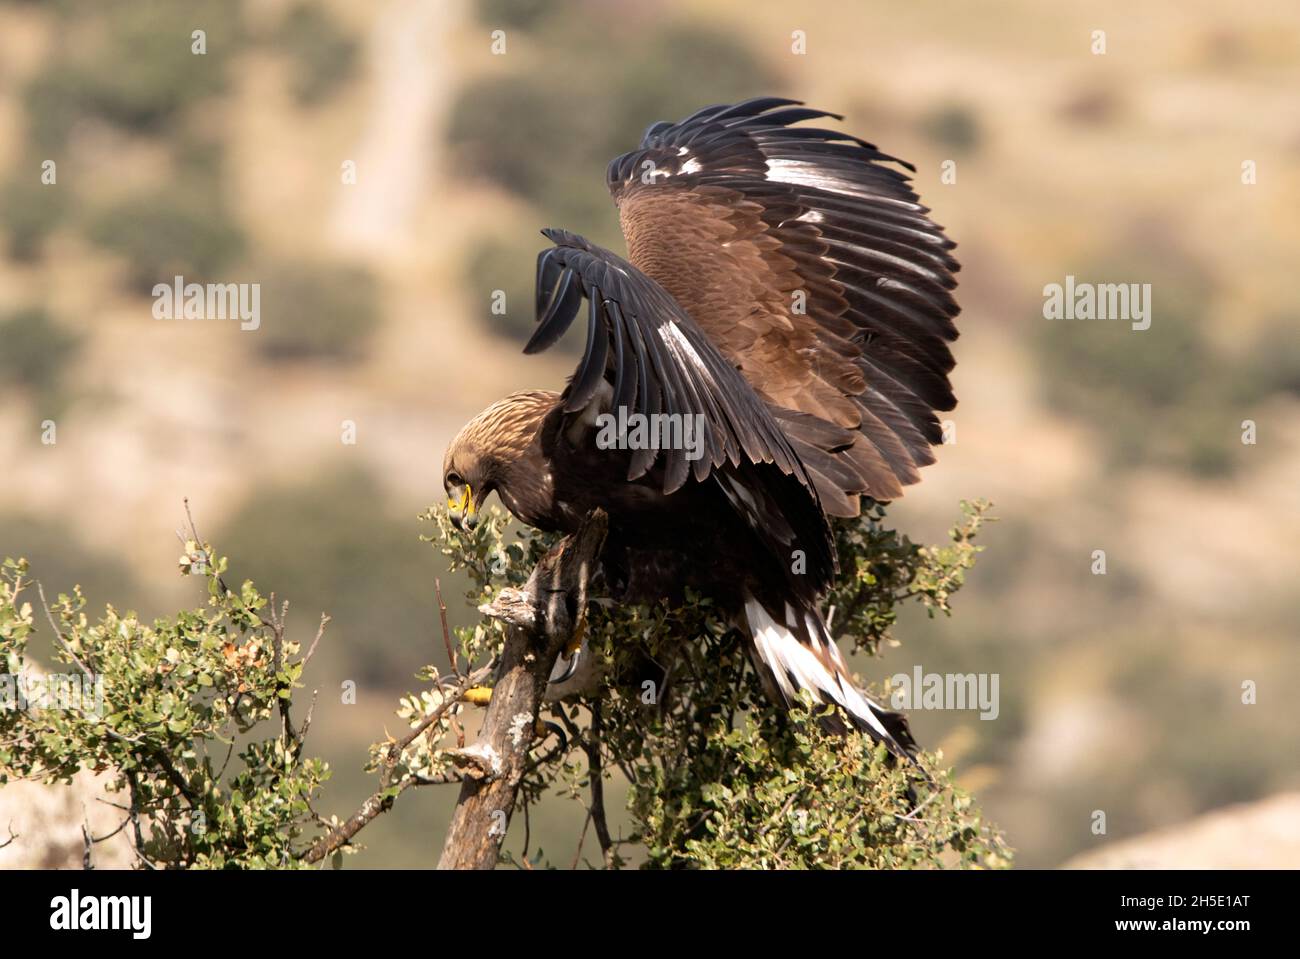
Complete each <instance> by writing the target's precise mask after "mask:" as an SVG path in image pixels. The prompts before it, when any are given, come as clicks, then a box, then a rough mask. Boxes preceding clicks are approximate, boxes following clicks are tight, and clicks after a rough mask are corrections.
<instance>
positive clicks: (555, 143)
mask: <svg viewBox="0 0 1300 959" xmlns="http://www.w3.org/2000/svg"><path fill="white" fill-rule="evenodd" d="M590 14H591V15H590V16H588V17H584V18H582V19H580V20H579V19H576V18H574V19H564V20H562V21H556V22H550V21H548V28H549V30H548V32H547V33H546V34H545V41H546V43H547V48H548V50H551V51H553V52H552V53H551V57H552V59H554V60H556V61H557V62H563V63H565V64H566V65H567V66H566V70H565V71H564V72H563V73H560V72H556V71H550V70H543V71H538V70H535V69H527V68H523V67H521V68H520V70H519V72H518V73H514V74H509V75H506V76H498V77H490V78H485V79H482V80H479V81H476V82H473V83H471V84H469V85H468V86H467V87H466V88H465V89H464V90H463V91H462V92H461V93H460V95H459V96H458V98H457V100H456V103H455V105H454V107H453V110H452V116H451V120H450V123H449V126H448V139H449V142H450V143H451V144H452V146H453V147H454V148H455V149H457V150H458V151H459V152H460V154H461V156H462V157H463V159H464V165H465V167H466V168H467V169H472V170H474V171H476V172H478V173H479V174H481V175H482V176H485V177H487V178H488V179H490V180H492V181H494V182H496V183H497V184H499V185H501V186H502V187H504V188H505V189H508V190H511V191H513V192H515V193H517V194H519V195H520V196H522V197H524V198H525V199H528V200H530V201H533V202H534V203H536V204H537V205H538V207H539V209H542V210H544V211H545V220H546V225H564V226H566V227H568V228H570V229H575V230H579V231H585V232H589V233H591V234H592V236H593V239H596V240H597V241H598V242H600V241H601V240H602V237H606V239H604V242H606V243H609V242H613V239H612V238H613V237H616V236H617V234H616V233H615V232H613V231H614V230H615V229H616V223H615V219H614V216H613V214H612V209H611V205H610V201H609V197H608V196H607V195H606V194H605V191H604V189H603V188H602V184H603V183H604V172H605V166H606V164H608V163H609V161H610V160H612V159H613V158H614V157H615V156H618V155H619V154H621V153H625V152H626V151H628V150H631V149H634V148H635V147H636V145H637V143H639V142H640V139H641V134H642V133H643V132H644V130H645V128H646V127H648V126H649V125H650V124H651V123H652V122H654V121H656V120H666V119H674V120H675V119H680V118H681V117H684V116H686V115H687V114H689V113H691V112H693V111H695V110H697V109H699V108H700V107H702V106H706V105H707V104H706V103H704V102H701V101H700V97H701V96H702V95H706V96H707V97H708V102H710V103H720V102H724V101H727V100H736V99H744V98H746V97H751V96H756V95H759V94H761V93H763V92H766V91H769V90H770V89H772V88H773V87H774V78H773V76H772V74H771V73H770V72H769V71H768V70H767V69H765V68H764V67H763V66H762V64H761V63H760V61H759V60H758V58H757V57H755V56H754V55H753V54H752V53H751V52H750V51H749V50H748V49H747V48H745V47H744V46H742V45H741V44H740V43H738V42H737V41H736V39H735V38H734V37H732V36H730V35H728V34H724V33H722V32H719V31H714V30H711V29H708V28H702V27H700V26H698V25H694V24H692V25H689V26H687V25H682V24H675V23H670V24H667V25H666V26H662V27H657V28H656V29H654V30H653V31H651V32H650V33H648V35H645V36H639V37H638V38H637V41H636V43H635V44H632V45H631V47H630V49H631V51H632V52H631V53H630V55H629V52H628V50H629V48H618V47H616V46H615V45H613V44H610V43H608V42H607V36H608V31H609V30H612V29H615V27H614V25H613V24H611V23H608V22H605V21H604V20H603V19H602V15H601V13H600V12H599V10H598V9H597V8H593V9H592V10H591V11H590ZM575 87H580V88H581V89H583V90H584V91H586V93H585V94H584V97H583V99H582V102H581V104H580V105H578V104H576V102H575V100H574V98H573V96H572V90H573V89H574V88H575ZM700 91H707V94H701V92H700Z"/></svg>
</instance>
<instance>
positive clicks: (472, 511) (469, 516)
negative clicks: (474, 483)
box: [447, 483, 478, 533]
mask: <svg viewBox="0 0 1300 959" xmlns="http://www.w3.org/2000/svg"><path fill="white" fill-rule="evenodd" d="M447 515H448V516H450V517H451V524H452V525H453V526H455V527H456V528H457V529H458V530H461V531H463V532H467V533H468V532H472V531H473V530H474V527H475V526H477V525H478V510H477V508H476V507H475V506H474V491H473V490H472V489H470V485H469V484H468V483H466V484H465V489H464V492H462V493H461V494H460V498H459V499H452V498H451V497H450V496H449V497H447Z"/></svg>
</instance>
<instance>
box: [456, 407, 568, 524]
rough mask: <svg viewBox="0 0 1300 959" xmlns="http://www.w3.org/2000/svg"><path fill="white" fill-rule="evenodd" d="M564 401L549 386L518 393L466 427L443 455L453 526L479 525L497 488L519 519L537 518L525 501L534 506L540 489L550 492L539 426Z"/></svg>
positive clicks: (483, 413)
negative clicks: (540, 445) (560, 401)
mask: <svg viewBox="0 0 1300 959" xmlns="http://www.w3.org/2000/svg"><path fill="white" fill-rule="evenodd" d="M558 400H559V397H558V395H557V394H555V393H550V392H545V391H527V392H523V393H512V394H510V395H509V396H507V397H506V398H505V399H502V400H498V401H497V402H495V403H493V404H492V405H491V406H489V407H488V408H487V409H485V410H484V411H483V412H482V413H480V414H479V415H478V416H476V417H474V418H473V419H472V420H470V421H469V422H468V423H466V424H465V425H464V426H463V427H462V428H461V431H460V432H459V433H457V434H456V438H455V439H454V440H452V441H451V444H450V445H449V446H448V447H447V453H446V455H445V456H444V457H443V460H442V486H443V489H445V490H446V491H447V513H448V515H449V516H450V517H451V522H452V525H454V526H455V527H456V528H457V529H460V530H472V529H473V528H474V527H475V526H477V525H478V513H479V510H480V509H482V507H483V503H484V501H485V500H486V499H487V497H488V495H489V494H491V493H493V492H497V493H498V494H499V495H500V496H501V499H502V501H503V502H504V503H505V504H506V507H507V508H508V509H509V510H510V511H511V512H512V513H514V514H515V516H517V517H518V518H519V519H521V520H523V521H524V522H526V523H527V522H534V519H535V518H534V516H533V515H531V514H532V513H533V509H531V508H526V507H525V504H528V505H529V506H531V505H532V503H531V501H532V499H533V498H535V496H536V495H537V494H541V493H549V490H547V489H545V487H547V486H549V484H548V483H547V482H545V481H544V480H545V479H546V478H549V471H547V470H545V468H544V464H543V463H542V462H541V456H540V450H539V444H538V442H537V439H538V431H539V429H540V428H541V425H542V421H543V420H544V419H545V418H546V415H547V414H548V413H550V412H551V411H552V410H553V409H554V408H555V406H556V403H557V402H558ZM537 505H538V506H540V505H541V504H537ZM526 514H528V515H526Z"/></svg>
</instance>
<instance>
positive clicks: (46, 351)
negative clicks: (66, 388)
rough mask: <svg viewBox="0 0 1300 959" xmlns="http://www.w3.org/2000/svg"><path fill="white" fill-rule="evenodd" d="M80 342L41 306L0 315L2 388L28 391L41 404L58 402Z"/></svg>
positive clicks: (0, 381) (0, 373)
mask: <svg viewBox="0 0 1300 959" xmlns="http://www.w3.org/2000/svg"><path fill="white" fill-rule="evenodd" d="M80 342H81V338H80V337H79V336H77V335H76V334H74V333H71V332H69V331H67V330H65V329H64V328H63V327H61V326H59V324H57V323H56V322H54V319H53V318H52V317H51V316H50V314H49V313H48V312H46V311H45V310H43V309H41V308H40V307H26V308H24V309H20V310H16V311H14V312H12V313H5V314H0V389H3V388H4V387H6V386H9V387H18V388H20V389H25V390H28V391H30V392H31V393H32V395H33V396H34V397H35V398H36V400H37V401H38V403H40V404H42V405H48V404H50V403H52V402H58V401H59V400H60V396H59V394H60V391H61V388H62V386H63V372H64V369H65V367H66V366H67V364H68V362H69V361H70V360H71V359H72V358H73V357H74V356H75V355H76V352H77V348H78V346H79V345H80ZM43 412H45V413H46V414H47V415H48V413H49V412H52V411H49V410H48V409H47V410H46V411H43Z"/></svg>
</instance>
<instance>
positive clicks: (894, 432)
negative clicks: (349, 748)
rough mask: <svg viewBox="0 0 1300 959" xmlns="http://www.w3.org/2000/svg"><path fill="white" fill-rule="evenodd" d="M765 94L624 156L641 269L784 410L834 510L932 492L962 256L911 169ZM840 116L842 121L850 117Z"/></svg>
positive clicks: (626, 222)
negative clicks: (927, 488) (923, 489)
mask: <svg viewBox="0 0 1300 959" xmlns="http://www.w3.org/2000/svg"><path fill="white" fill-rule="evenodd" d="M835 116H836V115H835V114H830V113H826V112H823V111H821V110H813V109H808V108H804V107H803V106H802V105H800V104H799V103H798V101H794V100H783V99H777V98H771V97H768V98H760V99H755V100H748V101H746V102H744V103H739V104H736V105H734V106H713V107H707V108H705V109H703V110H700V111H699V112H697V113H695V114H693V115H692V116H690V117H688V118H686V119H685V120H682V121H680V122H678V123H672V124H670V123H657V124H655V125H653V126H651V127H650V128H649V130H647V131H646V134H645V137H644V138H643V140H642V142H641V147H640V149H639V150H636V151H634V152H632V153H628V154H625V155H624V156H621V157H619V158H618V159H616V160H614V161H613V162H612V163H611V164H610V166H609V171H608V181H609V187H610V191H611V193H612V194H613V196H614V200H615V202H616V203H617V204H618V207H619V214H620V220H621V223H622V227H623V234H624V236H625V237H626V239H627V245H628V251H629V258H630V260H631V262H632V263H633V264H634V265H635V266H636V267H638V268H639V269H640V271H641V272H642V273H643V274H644V275H645V276H646V277H649V278H652V279H653V280H656V281H658V284H659V285H660V286H662V287H663V289H665V290H667V292H668V293H669V294H671V296H672V298H673V299H674V300H676V302H677V303H678V304H679V305H680V307H681V311H679V312H682V311H684V313H685V314H687V315H689V317H690V318H691V319H693V320H694V321H695V324H696V327H697V328H698V330H700V331H702V332H703V333H704V334H705V335H706V336H707V339H708V340H710V341H711V342H712V343H713V344H716V346H717V348H718V351H719V352H720V353H721V354H722V355H723V356H724V357H725V358H726V360H727V361H729V362H730V363H731V364H732V365H734V366H735V367H737V368H739V369H740V371H741V372H742V373H743V374H744V378H745V379H746V380H747V381H748V383H749V384H750V385H751V386H752V387H753V389H754V390H755V391H756V392H757V393H758V395H760V396H761V397H763V399H765V400H766V401H768V402H769V403H770V404H771V405H772V407H773V410H772V412H773V415H774V416H775V418H776V419H777V420H778V421H779V422H780V424H781V426H782V429H783V431H784V432H785V434H786V436H787V437H788V439H789V441H790V445H791V447H792V448H793V449H794V450H795V452H796V453H797V454H798V455H799V457H800V459H801V460H802V462H803V463H804V466H805V468H806V469H807V472H808V474H809V476H810V477H811V479H812V480H813V482H814V484H815V485H816V488H817V491H818V493H819V494H820V499H821V503H822V506H823V508H824V509H825V510H826V511H827V512H828V513H830V514H831V515H837V516H855V515H857V513H858V510H859V503H858V496H859V495H860V494H866V495H869V496H872V497H875V498H877V499H890V498H893V497H895V496H898V495H900V494H901V492H902V487H903V486H904V485H906V484H908V483H913V482H916V480H917V479H919V474H918V467H920V466H923V465H926V464H928V463H932V462H933V461H934V454H933V453H932V451H931V449H930V447H931V444H933V443H937V442H939V441H940V439H941V436H942V434H941V430H940V426H939V421H938V418H937V416H936V415H935V411H936V410H948V409H952V407H953V406H954V405H955V401H954V399H953V395H952V391H951V389H950V387H949V383H948V372H949V371H950V370H951V369H952V367H953V358H952V354H951V351H950V350H949V347H948V344H949V343H950V342H951V341H952V340H954V339H955V338H956V336H957V331H956V328H955V327H954V325H953V317H955V316H956V315H957V312H958V307H957V304H956V302H955V301H954V299H953V297H952V295H951V293H950V291H951V290H952V289H953V288H954V287H955V286H956V281H955V280H954V278H953V274H954V273H955V272H956V271H957V269H958V264H957V262H956V260H955V259H953V257H952V255H951V254H950V252H949V251H950V250H951V249H952V248H953V246H954V244H953V242H952V241H951V240H949V239H947V237H945V236H944V234H943V231H942V229H941V228H940V227H938V226H936V225H935V224H934V223H933V222H932V221H931V220H930V219H929V218H928V217H927V216H926V213H927V212H928V210H927V209H926V208H925V207H924V206H921V205H920V204H919V203H918V202H917V196H916V194H915V193H914V192H913V191H912V189H911V187H910V186H909V185H908V178H907V176H906V174H905V173H904V172H902V171H900V170H898V169H895V168H894V167H893V166H889V165H887V164H890V163H895V164H899V165H901V166H904V167H906V168H907V169H909V170H910V169H912V168H911V167H910V166H908V165H907V164H904V163H901V161H898V160H895V159H894V158H893V157H889V156H887V155H885V154H883V153H881V152H879V151H878V150H877V149H876V148H875V147H874V146H872V145H871V144H869V143H867V142H865V141H863V140H860V139H858V138H857V137H853V136H849V135H848V134H845V133H841V132H838V131H833V130H824V129H818V128H812V127H796V126H794V125H793V124H796V123H798V122H800V121H802V120H808V119H814V118H818V117H835ZM836 119H839V118H838V117H836Z"/></svg>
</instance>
